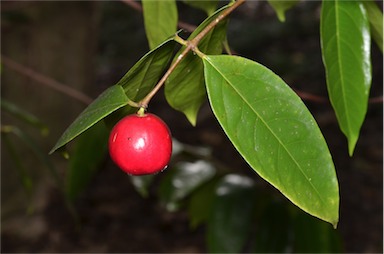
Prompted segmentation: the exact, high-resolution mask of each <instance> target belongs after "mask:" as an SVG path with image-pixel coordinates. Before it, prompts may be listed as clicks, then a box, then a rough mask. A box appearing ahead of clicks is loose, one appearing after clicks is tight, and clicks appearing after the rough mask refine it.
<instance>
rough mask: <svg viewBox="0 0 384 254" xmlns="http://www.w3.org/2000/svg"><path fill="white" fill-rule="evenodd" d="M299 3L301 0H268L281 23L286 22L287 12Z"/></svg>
mask: <svg viewBox="0 0 384 254" xmlns="http://www.w3.org/2000/svg"><path fill="white" fill-rule="evenodd" d="M298 2H299V0H268V3H269V4H270V5H271V6H272V8H273V9H274V10H275V12H276V14H277V17H278V18H279V20H280V21H281V22H284V21H285V12H286V11H287V10H289V9H290V8H291V7H292V6H294V5H295V4H297V3H298Z"/></svg>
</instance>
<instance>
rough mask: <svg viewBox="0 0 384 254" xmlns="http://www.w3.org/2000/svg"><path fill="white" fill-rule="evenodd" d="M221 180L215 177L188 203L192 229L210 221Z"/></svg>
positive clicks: (199, 189) (195, 193)
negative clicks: (216, 191) (218, 184)
mask: <svg viewBox="0 0 384 254" xmlns="http://www.w3.org/2000/svg"><path fill="white" fill-rule="evenodd" d="M219 179H221V178H218V177H214V178H213V179H211V180H210V181H208V182H207V183H205V184H203V186H201V187H200V188H198V189H197V190H196V191H195V192H193V194H192V196H191V198H190V200H189V203H188V214H189V221H190V225H191V227H192V228H196V227H197V226H198V225H200V224H201V223H204V222H207V221H208V220H209V216H210V214H211V212H212V204H213V200H214V199H215V190H216V187H217V183H218V180H219Z"/></svg>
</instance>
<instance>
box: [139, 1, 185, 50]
mask: <svg viewBox="0 0 384 254" xmlns="http://www.w3.org/2000/svg"><path fill="white" fill-rule="evenodd" d="M142 4H143V15H144V25H145V31H146V34H147V38H148V43H149V47H150V48H151V49H153V48H155V47H156V46H158V45H159V44H160V43H161V42H163V41H164V40H166V39H167V38H168V37H169V36H171V35H172V34H174V33H176V29H177V19H178V17H177V6H176V1H175V0H162V1H153V0H142Z"/></svg>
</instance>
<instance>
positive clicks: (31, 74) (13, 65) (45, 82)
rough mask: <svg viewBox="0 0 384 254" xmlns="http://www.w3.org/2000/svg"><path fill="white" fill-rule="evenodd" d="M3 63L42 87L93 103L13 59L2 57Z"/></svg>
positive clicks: (77, 92) (90, 99) (89, 99)
mask: <svg viewBox="0 0 384 254" xmlns="http://www.w3.org/2000/svg"><path fill="white" fill-rule="evenodd" d="M1 62H2V63H3V64H4V66H6V67H8V68H9V69H12V70H14V71H16V72H18V73H20V74H23V75H25V76H27V77H29V78H31V79H33V80H35V81H37V82H38V83H40V84H41V85H45V86H47V87H50V88H52V89H54V90H56V91H58V92H60V93H63V94H65V95H68V96H69V97H71V98H74V99H76V100H78V101H80V102H82V103H84V104H86V105H88V104H90V103H91V102H92V100H93V99H92V98H91V97H89V96H87V95H85V94H83V93H81V92H79V91H78V90H75V89H73V88H71V87H69V86H67V85H64V84H62V83H60V82H58V81H56V80H54V79H52V78H50V77H47V76H45V75H43V74H41V73H39V72H37V71H35V70H33V69H31V68H29V67H26V66H24V65H21V64H19V63H17V62H15V61H13V60H12V59H10V58H8V57H6V56H3V55H1Z"/></svg>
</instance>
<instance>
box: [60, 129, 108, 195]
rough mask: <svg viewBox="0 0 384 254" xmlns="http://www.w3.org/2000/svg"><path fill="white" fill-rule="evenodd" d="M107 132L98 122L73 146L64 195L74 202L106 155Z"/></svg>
mask: <svg viewBox="0 0 384 254" xmlns="http://www.w3.org/2000/svg"><path fill="white" fill-rule="evenodd" d="M108 134H109V132H108V130H107V129H106V128H105V126H104V124H103V123H102V122H99V123H97V124H95V125H94V126H92V127H91V128H90V129H88V130H87V131H86V132H84V134H83V135H81V136H80V137H79V139H78V140H77V142H76V144H75V148H74V151H73V155H72V156H70V157H69V170H68V173H67V175H66V186H65V187H66V189H65V192H66V195H67V197H68V199H69V200H70V201H74V200H75V199H76V198H77V197H78V195H79V194H80V193H81V192H82V191H83V190H84V189H85V188H86V187H87V185H88V184H89V182H90V180H91V179H92V177H93V176H94V174H95V173H96V171H97V170H98V169H99V168H100V165H101V163H102V162H104V160H105V158H106V155H107V151H108V150H107V141H108Z"/></svg>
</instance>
